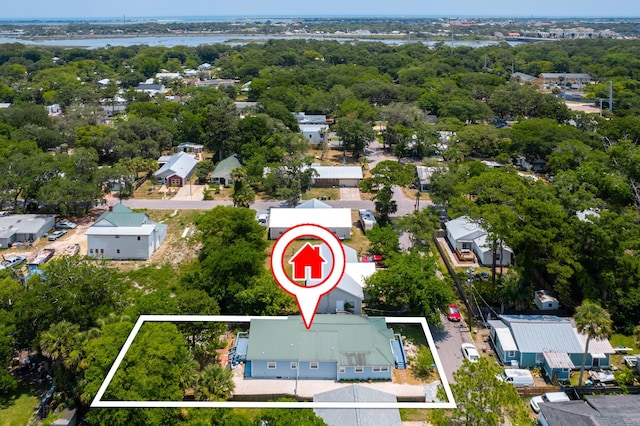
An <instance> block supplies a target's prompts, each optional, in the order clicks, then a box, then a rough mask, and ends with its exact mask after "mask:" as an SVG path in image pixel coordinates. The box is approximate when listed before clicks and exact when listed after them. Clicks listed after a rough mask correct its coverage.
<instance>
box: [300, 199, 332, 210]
mask: <svg viewBox="0 0 640 426" xmlns="http://www.w3.org/2000/svg"><path fill="white" fill-rule="evenodd" d="M330 208H332V207H331V206H330V205H329V204H327V203H323V202H322V201H320V200H318V199H317V198H312V199H310V200H307V201H305V202H304V203H300V204H298V205H297V206H296V209H330Z"/></svg>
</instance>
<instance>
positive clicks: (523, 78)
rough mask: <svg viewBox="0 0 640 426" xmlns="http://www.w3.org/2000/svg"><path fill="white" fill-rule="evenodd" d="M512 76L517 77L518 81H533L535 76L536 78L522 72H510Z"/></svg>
mask: <svg viewBox="0 0 640 426" xmlns="http://www.w3.org/2000/svg"><path fill="white" fill-rule="evenodd" d="M514 77H516V78H519V79H520V81H533V80H535V79H536V78H538V77H534V76H532V75H529V74H525V73H523V72H514V73H513V74H511V78H514Z"/></svg>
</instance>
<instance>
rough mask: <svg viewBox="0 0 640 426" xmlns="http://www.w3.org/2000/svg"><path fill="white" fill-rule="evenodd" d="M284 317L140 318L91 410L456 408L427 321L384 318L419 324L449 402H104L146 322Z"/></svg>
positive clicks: (198, 316) (274, 317)
mask: <svg viewBox="0 0 640 426" xmlns="http://www.w3.org/2000/svg"><path fill="white" fill-rule="evenodd" d="M287 318H288V317H286V316H272V317H261V316H235V315H141V316H140V318H138V321H137V322H136V324H135V325H134V327H133V330H131V333H130V334H129V337H127V341H126V342H125V343H124V345H123V346H122V349H120V352H119V353H118V356H117V357H116V360H115V362H114V363H113V365H112V366H111V369H110V370H109V373H108V374H107V377H106V378H105V380H104V382H103V383H102V385H101V386H100V389H98V393H97V394H96V396H95V398H94V399H93V402H92V403H91V408H456V403H455V401H454V399H453V394H452V393H451V387H450V386H449V382H448V381H447V377H446V374H444V369H443V368H442V362H441V361H440V355H439V354H438V351H437V350H436V345H435V343H434V341H433V336H432V335H431V331H430V330H429V325H428V324H427V320H426V319H425V318H423V317H385V321H386V322H387V324H420V325H422V330H423V331H424V334H425V336H426V338H427V342H428V343H429V349H430V350H431V353H432V354H433V359H434V362H435V364H436V367H437V368H438V372H439V373H440V380H441V382H442V386H443V388H444V391H445V393H446V395H447V399H448V400H449V402H261V401H257V402H254V401H237V402H233V401H216V402H214V401H103V400H102V397H103V396H104V393H105V391H106V390H107V388H108V387H109V384H110V383H111V380H112V379H113V376H114V375H115V374H116V371H117V370H118V367H120V363H121V362H122V360H123V359H124V356H125V354H126V353H127V351H128V350H129V347H130V346H131V344H132V343H133V340H134V339H135V337H136V335H137V334H138V332H139V331H140V327H142V324H144V323H145V322H251V320H252V319H272V320H278V319H280V320H282V319H287Z"/></svg>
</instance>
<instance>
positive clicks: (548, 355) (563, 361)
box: [543, 352, 576, 369]
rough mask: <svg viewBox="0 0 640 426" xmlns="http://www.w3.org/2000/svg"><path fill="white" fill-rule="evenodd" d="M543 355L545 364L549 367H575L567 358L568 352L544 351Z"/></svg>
mask: <svg viewBox="0 0 640 426" xmlns="http://www.w3.org/2000/svg"><path fill="white" fill-rule="evenodd" d="M543 355H544V359H545V361H546V362H547V365H548V366H549V367H551V368H569V369H573V368H576V366H575V365H573V362H572V361H571V358H569V354H567V353H565V352H545V353H544V354H543Z"/></svg>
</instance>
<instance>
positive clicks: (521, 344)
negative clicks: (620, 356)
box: [488, 315, 615, 381]
mask: <svg viewBox="0 0 640 426" xmlns="http://www.w3.org/2000/svg"><path fill="white" fill-rule="evenodd" d="M488 324H489V327H490V329H491V330H490V338H491V341H492V343H493V345H494V348H495V350H496V354H497V355H498V358H499V359H500V361H501V362H502V363H503V364H504V365H511V364H512V362H513V361H515V362H517V363H518V365H519V367H520V368H534V367H536V366H541V367H542V368H543V369H544V371H545V373H546V374H547V376H548V377H549V378H552V377H556V378H557V379H558V380H561V381H562V380H569V377H570V372H571V370H573V369H576V368H578V367H579V366H580V364H581V363H582V357H583V354H584V351H585V347H586V340H587V338H586V335H584V334H581V333H579V332H578V330H577V329H576V328H575V327H574V325H573V324H572V322H571V321H570V320H569V319H568V318H560V317H557V316H553V315H501V316H500V317H499V319H498V320H490V321H488ZM614 352H615V351H614V350H613V348H612V347H611V344H610V343H609V341H608V340H607V339H591V341H590V342H589V352H588V353H587V360H586V367H588V368H591V367H598V368H609V366H610V365H611V362H610V355H611V354H612V353H614Z"/></svg>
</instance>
